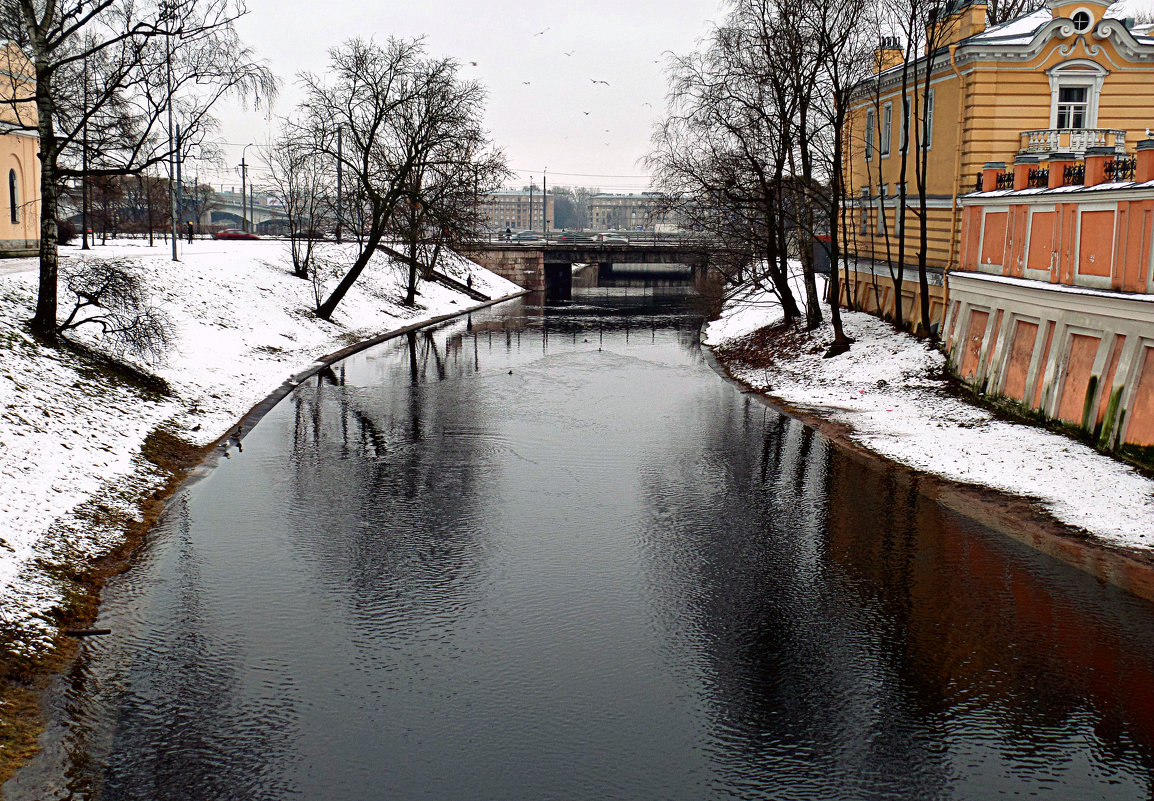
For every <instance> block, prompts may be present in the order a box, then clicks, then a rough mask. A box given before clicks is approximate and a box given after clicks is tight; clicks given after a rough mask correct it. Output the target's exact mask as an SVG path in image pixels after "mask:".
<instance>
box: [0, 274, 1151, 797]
mask: <svg viewBox="0 0 1154 801" xmlns="http://www.w3.org/2000/svg"><path fill="white" fill-rule="evenodd" d="M698 325H699V318H698V316H697V313H696V312H695V311H694V310H693V307H692V304H691V303H690V302H689V300H688V299H687V297H686V296H684V295H678V294H677V293H670V294H663V293H654V292H653V291H640V290H637V289H631V290H628V291H626V290H614V291H610V290H577V291H576V293H575V299H574V301H573V303H572V304H570V305H566V306H560V307H543V306H542V305H540V304H539V303H538V302H536V301H533V300H524V301H517V302H513V303H509V304H505V305H503V306H501V307H498V308H496V309H493V310H490V311H487V312H485V313H484V314H481V315H474V316H473V317H472V319H471V320H470V321H465V320H461V321H460V322H457V323H453V324H451V325H448V326H445V327H442V328H440V329H438V330H436V331H433V332H430V333H429V334H425V333H419V334H417V335H415V336H413V337H411V338H407V339H405V338H402V339H399V340H394V341H392V342H390V343H386V344H385V345H383V346H380V347H378V348H375V349H373V350H371V351H367V352H365V353H363V354H361V355H359V356H356V357H354V358H351V359H349V360H348V361H347V362H345V363H343V364H341V365H339V366H338V367H337V368H335V370H334V371H333V372H331V373H328V374H327V375H325V376H322V377H321V378H320V379H315V380H312V381H310V382H309V383H308V384H307V385H302V386H301V387H299V388H298V389H297V390H296V391H295V392H294V394H293V395H292V396H290V397H289V398H288V399H286V400H285V401H284V402H283V403H281V404H280V405H279V406H278V407H277V408H276V409H275V410H273V412H272V413H270V414H269V415H268V416H267V417H266V418H265V419H264V420H263V422H261V423H260V425H259V426H257V427H256V428H255V429H254V430H253V431H252V432H251V433H250V435H249V436H248V437H247V438H246V439H245V440H244V450H243V452H242V453H241V452H236V451H235V449H234V451H233V452H232V454H231V458H229V459H227V460H222V461H221V463H220V465H219V467H217V468H216V469H215V470H214V471H212V472H211V473H210V474H209V475H208V476H207V477H206V478H204V479H203V480H200V481H198V482H195V483H193V484H191V485H190V486H189V487H188V488H187V489H185V490H184V491H183V492H182V493H181V494H180V495H179V496H178V498H177V500H176V501H175V503H174V504H173V505H172V507H171V510H170V513H169V514H168V515H167V517H166V518H165V520H164V522H163V524H162V526H161V527H160V529H159V530H158V531H157V532H156V534H155V535H154V537H153V538H152V539H151V541H150V543H149V544H148V545H147V546H146V547H145V548H144V549H143V550H142V551H141V553H140V554H139V556H138V558H137V559H136V564H135V565H134V567H133V568H132V569H131V570H130V571H129V572H128V573H127V574H125V575H124V576H121V577H119V578H118V579H117V580H115V581H113V582H112V584H111V585H110V586H109V588H108V590H107V591H106V593H105V601H104V606H103V611H102V613H101V617H100V620H99V623H98V625H101V626H109V627H111V628H112V629H113V632H114V633H113V635H112V636H111V637H106V638H102V639H99V640H92V641H87V642H85V644H84V645H83V647H82V650H83V653H82V656H81V658H80V659H79V661H78V662H77V664H76V666H75V669H74V670H73V671H72V672H71V673H70V674H69V675H67V676H65V677H63V678H62V679H61V680H60V681H59V682H58V685H57V687H56V689H55V690H54V692H53V694H52V698H51V702H52V704H53V707H54V722H53V724H52V725H51V727H50V729H49V731H48V734H47V735H46V737H45V745H46V751H45V753H44V755H43V756H42V757H41V758H39V759H38V760H37V761H36V762H35V763H33V765H31V766H30V767H29V768H28V769H26V770H25V771H24V772H22V773H21V774H20V776H18V779H17V780H16V781H13V782H11V783H10V784H9V785H7V786H6V787H5V788H4V789H5V798H11V799H24V798H35V799H49V798H101V799H142V800H143V799H149V800H153V799H156V800H159V799H184V800H187V801H199V800H200V799H282V798H302V799H333V800H334V801H335V800H338V799H446V800H449V799H451V800H453V801H466V800H472V799H477V800H480V799H492V800H493V801H498V800H500V801H513V800H524V801H536V800H538V799H558V800H559V801H560V800H562V799H564V800H566V801H576V800H581V799H591V800H593V799H721V798H766V799H881V798H893V799H907V798H909V799H939V798H940V799H952V798H966V799H987V798H999V797H1018V796H1036V797H1040V798H1045V799H1097V798H1103V799H1115V798H1118V799H1121V798H1127V799H1140V798H1150V797H1151V794H1152V793H1154V785H1152V780H1151V769H1152V767H1154V758H1152V757H1154V609H1152V607H1151V605H1150V604H1148V603H1145V602H1143V601H1140V600H1137V599H1135V598H1132V597H1130V596H1127V595H1125V594H1124V593H1122V592H1120V591H1118V590H1115V589H1113V588H1111V587H1108V586H1103V585H1101V584H1099V583H1097V582H1096V581H1095V580H1093V579H1091V578H1089V577H1087V576H1085V575H1083V574H1081V573H1079V572H1077V571H1075V570H1073V569H1070V568H1067V567H1065V566H1063V565H1061V564H1059V563H1057V562H1054V561H1052V560H1050V559H1049V558H1047V557H1045V556H1042V555H1039V554H1037V553H1035V552H1033V551H1030V550H1028V549H1026V548H1024V547H1022V546H1019V545H1018V544H1016V543H1015V542H1013V541H1012V540H1010V539H1008V538H1006V537H1003V536H1001V535H998V534H994V533H991V532H989V531H987V530H985V529H983V528H981V527H980V526H977V525H976V524H974V523H972V522H969V521H967V520H965V519H963V518H960V517H958V516H956V515H954V514H951V513H949V512H947V511H945V510H943V509H942V508H940V507H939V506H937V505H936V504H935V503H933V502H931V501H927V500H926V499H925V498H923V497H922V496H921V495H920V494H919V492H918V487H917V483H916V479H910V478H908V477H906V476H904V475H903V474H902V473H900V472H898V471H894V470H890V469H888V468H886V467H883V466H879V465H875V464H873V463H871V462H867V461H864V460H862V459H861V458H860V457H857V456H848V455H846V454H843V453H841V452H840V451H839V450H838V449H836V448H835V447H833V446H832V445H830V443H828V442H827V441H826V440H825V439H823V438H822V437H821V436H820V435H817V434H815V433H814V432H813V431H812V430H809V429H806V428H805V427H804V426H802V425H801V424H799V423H798V422H796V421H794V420H791V419H789V418H786V417H782V416H780V415H778V414H776V413H774V412H773V411H772V410H770V409H767V408H766V407H764V406H763V405H761V404H760V403H758V402H757V401H756V400H754V399H751V398H749V397H746V396H745V395H743V394H741V393H740V392H739V391H738V390H736V389H735V388H734V387H733V386H731V385H730V384H729V383H727V382H725V381H723V380H722V379H720V378H719V377H718V376H717V375H716V374H715V373H714V372H713V371H712V370H711V369H710V367H709V366H708V364H707V363H706V362H705V360H704V357H703V354H702V351H701V350H700V348H699V346H698V344H697V330H698Z"/></svg>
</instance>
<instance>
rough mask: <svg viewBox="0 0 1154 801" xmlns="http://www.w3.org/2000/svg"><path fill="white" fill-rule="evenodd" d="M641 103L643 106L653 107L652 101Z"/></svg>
mask: <svg viewBox="0 0 1154 801" xmlns="http://www.w3.org/2000/svg"><path fill="white" fill-rule="evenodd" d="M641 105H643V106H649V108H653V104H652V103H642V104H641Z"/></svg>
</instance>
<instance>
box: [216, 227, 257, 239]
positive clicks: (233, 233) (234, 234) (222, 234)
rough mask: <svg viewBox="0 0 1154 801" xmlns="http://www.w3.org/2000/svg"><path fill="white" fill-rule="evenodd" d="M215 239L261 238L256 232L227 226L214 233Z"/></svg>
mask: <svg viewBox="0 0 1154 801" xmlns="http://www.w3.org/2000/svg"><path fill="white" fill-rule="evenodd" d="M212 238H213V239H260V237H259V236H257V235H256V234H250V233H249V232H248V231H242V230H241V229H239V228H225V229H224V230H223V231H217V232H216V233H215V234H213V235H212Z"/></svg>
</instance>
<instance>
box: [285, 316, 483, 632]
mask: <svg viewBox="0 0 1154 801" xmlns="http://www.w3.org/2000/svg"><path fill="white" fill-rule="evenodd" d="M437 337H438V334H437V332H435V331H430V332H414V333H410V334H409V335H408V336H406V337H403V338H401V339H400V340H398V341H397V342H396V343H394V345H393V346H392V347H391V349H390V350H389V351H388V354H389V355H388V357H387V358H388V361H389V367H388V368H387V374H386V375H387V377H385V378H384V379H383V380H381V381H380V383H379V385H375V386H372V387H358V386H353V385H350V384H347V383H346V382H345V380H344V375H343V372H342V371H341V368H340V367H338V369H337V371H335V372H330V373H329V374H326V375H322V376H319V377H318V379H317V380H315V381H311V382H310V383H309V385H308V386H302V387H300V388H298V389H297V390H296V392H295V393H294V395H293V396H292V403H293V407H294V428H293V451H292V501H291V503H292V504H293V507H294V514H296V515H300V516H303V517H304V518H305V519H308V520H309V521H310V522H309V525H307V526H301V527H299V530H298V531H296V532H295V533H294V537H295V540H296V542H295V545H296V547H298V548H299V549H301V550H302V552H304V558H306V559H308V560H310V561H314V562H316V564H317V575H318V581H321V582H323V583H325V584H326V585H329V586H330V587H331V590H332V592H333V593H334V597H343V598H345V599H346V603H347V604H348V606H349V607H350V611H351V612H352V613H353V615H354V625H356V626H357V627H358V628H359V630H361V631H362V632H363V633H364V634H366V635H367V636H370V637H372V636H376V634H375V632H376V631H377V629H376V626H377V625H378V624H380V623H381V622H382V621H384V620H387V619H389V618H392V617H396V616H400V615H404V616H406V617H408V618H413V617H416V618H420V617H429V618H434V617H437V618H443V619H446V620H451V619H452V618H453V616H454V613H455V612H456V611H458V610H459V608H460V606H461V605H462V604H466V603H467V602H468V599H467V595H468V589H469V586H470V584H471V583H472V582H473V581H474V580H475V575H476V572H475V571H476V569H477V568H478V567H479V562H480V561H481V559H483V556H484V547H483V546H484V542H483V540H482V539H481V538H482V537H483V529H481V528H480V527H477V526H475V525H471V522H472V521H474V520H475V519H476V518H477V513H476V511H475V510H474V509H473V506H474V503H475V497H476V492H477V486H476V482H477V477H476V476H475V475H474V470H475V469H476V467H477V466H478V465H479V464H480V463H481V461H482V457H481V456H480V455H479V454H477V453H476V452H475V451H476V449H477V447H479V446H480V445H481V444H482V443H483V441H484V429H483V427H478V426H477V425H476V421H475V420H473V419H472V418H471V416H470V414H469V411H470V409H471V408H472V400H471V399H470V397H469V394H470V391H471V390H470V387H471V385H470V383H469V382H456V383H454V385H453V388H452V391H451V392H441V391H438V386H437V385H438V384H439V383H440V382H442V381H444V380H445V379H446V377H447V376H449V375H450V374H453V372H454V371H464V370H471V369H473V367H472V364H471V362H470V363H466V362H464V361H462V360H459V359H458V360H455V361H454V360H450V358H449V354H448V353H447V351H446V347H445V345H444V344H442V343H441V342H438V338H437ZM449 347H450V348H452V347H453V346H452V345H451V344H450V345H449Z"/></svg>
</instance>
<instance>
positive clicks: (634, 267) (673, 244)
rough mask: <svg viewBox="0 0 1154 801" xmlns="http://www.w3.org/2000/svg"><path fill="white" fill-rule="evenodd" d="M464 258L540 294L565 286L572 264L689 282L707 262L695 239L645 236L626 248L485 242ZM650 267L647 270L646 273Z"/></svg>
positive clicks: (550, 242) (701, 245)
mask: <svg viewBox="0 0 1154 801" xmlns="http://www.w3.org/2000/svg"><path fill="white" fill-rule="evenodd" d="M468 255H469V257H470V258H472V259H473V260H474V261H476V262H478V263H479V264H481V265H483V266H484V267H486V268H488V269H490V270H492V271H493V272H495V273H497V274H498V275H500V276H502V277H503V278H506V279H508V280H510V281H512V282H513V283H515V284H518V285H519V286H522V287H524V288H525V289H535V290H545V291H552V290H553V289H555V288H557V287H559V286H563V285H565V286H567V285H569V284H570V282H571V281H572V277H573V265H574V264H595V265H597V267H598V270H599V272H600V275H601V276H603V277H609V276H613V275H615V274H622V273H639V272H641V273H648V272H653V273H659V274H661V275H664V276H669V277H673V276H675V275H677V274H680V275H683V276H685V277H686V278H692V277H694V276H696V275H698V274H699V273H700V272H701V271H702V269H703V268H704V267H705V266H706V265H707V264H708V262H709V248H708V247H707V246H706V245H705V243H704V242H702V241H701V240H696V239H694V240H690V239H685V240H678V239H661V238H651V239H647V240H645V241H639V242H638V241H630V242H629V243H628V244H611V243H608V242H585V241H575V242H571V241H559V240H556V239H554V240H538V241H535V242H533V241H531V242H490V243H482V244H479V245H474V246H473V247H472V248H470V249H469V251H468ZM650 265H651V266H652V268H650V269H647V267H648V266H650ZM658 265H667V269H660V267H658ZM672 265H679V266H681V267H682V269H681V270H676V269H669V268H668V267H671V266H672Z"/></svg>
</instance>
